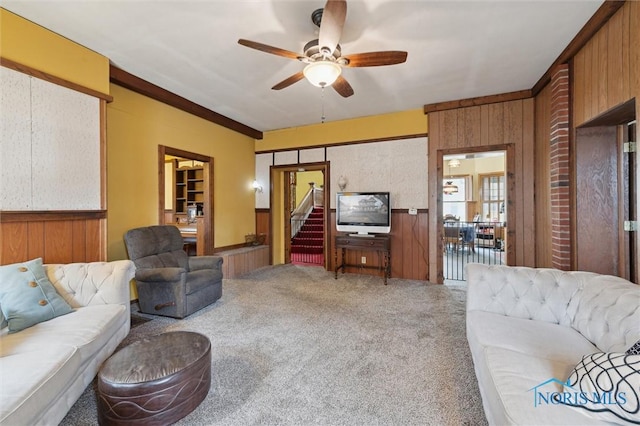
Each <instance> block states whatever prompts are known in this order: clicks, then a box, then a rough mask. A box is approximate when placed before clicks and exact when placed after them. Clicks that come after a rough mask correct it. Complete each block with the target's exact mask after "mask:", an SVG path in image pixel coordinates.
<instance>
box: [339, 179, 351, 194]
mask: <svg viewBox="0 0 640 426" xmlns="http://www.w3.org/2000/svg"><path fill="white" fill-rule="evenodd" d="M347 183H349V181H347V178H346V177H344V176H343V175H340V177H339V178H338V188H340V191H344V189H345V188H346V187H347Z"/></svg>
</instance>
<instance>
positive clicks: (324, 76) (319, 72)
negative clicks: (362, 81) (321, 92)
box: [302, 61, 342, 87]
mask: <svg viewBox="0 0 640 426" xmlns="http://www.w3.org/2000/svg"><path fill="white" fill-rule="evenodd" d="M302 73H303V74H304V76H305V77H306V78H307V80H309V83H311V84H313V85H314V86H317V87H326V86H331V85H332V84H333V83H334V82H335V81H336V79H337V78H338V77H340V74H341V73H342V68H341V67H340V65H338V64H336V63H335V62H331V61H317V62H312V63H310V64H309V65H307V66H306V67H304V70H303V71H302Z"/></svg>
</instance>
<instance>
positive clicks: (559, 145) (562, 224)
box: [549, 64, 571, 270]
mask: <svg viewBox="0 0 640 426" xmlns="http://www.w3.org/2000/svg"><path fill="white" fill-rule="evenodd" d="M549 131H550V150H549V154H550V173H551V179H550V185H551V191H550V194H551V248H552V262H553V267H554V268H557V269H562V270H568V269H570V268H571V239H570V235H571V233H570V225H571V224H570V209H569V201H570V199H569V197H570V194H569V65H567V64H562V65H559V66H558V67H557V68H556V69H555V70H554V72H553V75H552V76H551V126H550V129H549Z"/></svg>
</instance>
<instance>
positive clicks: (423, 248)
mask: <svg viewBox="0 0 640 426" xmlns="http://www.w3.org/2000/svg"><path fill="white" fill-rule="evenodd" d="M330 221H331V238H330V241H329V247H328V249H329V252H328V253H329V257H330V262H329V270H331V271H333V270H335V267H336V263H335V255H334V253H335V252H334V244H333V237H334V236H335V228H336V212H335V210H332V211H331V218H330ZM390 235H391V278H403V279H409V280H428V279H429V262H428V259H429V252H428V248H429V215H428V213H427V212H426V211H425V210H419V211H418V214H417V215H415V216H414V215H409V213H408V212H407V211H406V210H393V211H392V212H391V234H390ZM345 256H346V257H347V263H349V264H355V265H357V264H360V258H361V257H362V256H366V258H367V266H373V267H382V259H378V257H377V255H376V254H375V253H374V252H370V251H359V250H348V251H347V252H346V253H345ZM341 263H342V257H341V253H338V264H341ZM346 272H352V273H358V274H367V275H381V272H379V271H378V270H376V269H360V268H357V267H348V268H346Z"/></svg>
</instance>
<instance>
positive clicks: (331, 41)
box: [318, 0, 347, 55]
mask: <svg viewBox="0 0 640 426" xmlns="http://www.w3.org/2000/svg"><path fill="white" fill-rule="evenodd" d="M346 18H347V2H346V1H345V0H328V1H327V4H326V5H325V6H324V10H323V11H322V21H321V22H320V33H319V34H318V47H319V48H320V51H321V52H322V51H323V50H326V53H327V54H329V55H330V54H332V53H333V51H334V50H336V46H337V45H338V43H339V42H340V37H341V36H342V27H344V21H345V19H346Z"/></svg>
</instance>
